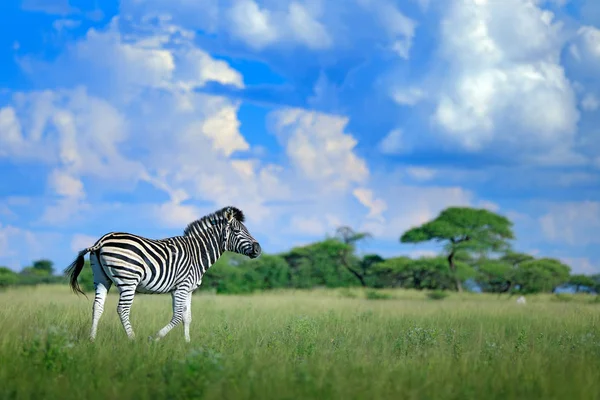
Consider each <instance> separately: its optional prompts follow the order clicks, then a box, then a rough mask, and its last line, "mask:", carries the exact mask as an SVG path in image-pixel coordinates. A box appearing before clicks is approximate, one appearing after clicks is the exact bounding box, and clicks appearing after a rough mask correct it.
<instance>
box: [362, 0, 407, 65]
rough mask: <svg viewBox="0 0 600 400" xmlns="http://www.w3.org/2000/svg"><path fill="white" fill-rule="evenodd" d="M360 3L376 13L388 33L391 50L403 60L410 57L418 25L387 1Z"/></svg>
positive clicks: (377, 0)
mask: <svg viewBox="0 0 600 400" xmlns="http://www.w3.org/2000/svg"><path fill="white" fill-rule="evenodd" d="M358 3H359V4H360V5H361V6H362V7H364V8H365V9H367V10H369V11H370V12H372V13H374V15H375V17H376V18H377V19H378V20H379V24H380V25H381V26H382V27H383V29H384V31H385V32H386V34H387V36H388V38H389V41H390V49H391V50H392V51H394V52H395V53H396V54H398V56H399V57H401V58H403V59H408V58H409V57H410V49H411V47H412V42H413V39H414V36H415V30H416V28H417V23H416V22H415V21H414V20H412V19H410V18H408V17H407V16H406V15H404V14H403V13H402V12H401V11H400V10H398V9H397V8H396V6H395V5H394V4H393V3H391V2H389V1H385V0H358Z"/></svg>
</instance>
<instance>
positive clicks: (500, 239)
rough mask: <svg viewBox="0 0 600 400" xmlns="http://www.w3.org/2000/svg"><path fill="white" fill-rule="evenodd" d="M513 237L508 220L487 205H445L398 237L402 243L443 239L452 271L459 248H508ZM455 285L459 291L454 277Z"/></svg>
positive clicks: (484, 251)
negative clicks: (479, 207) (430, 218)
mask: <svg viewBox="0 0 600 400" xmlns="http://www.w3.org/2000/svg"><path fill="white" fill-rule="evenodd" d="M511 239H514V234H513V231H512V222H511V221H510V220H509V219H508V218H506V217H504V216H502V215H498V214H496V213H494V212H492V211H489V210H487V209H483V208H481V209H477V208H470V207H449V208H446V209H445V210H443V211H442V212H441V213H440V214H439V215H438V216H437V217H436V218H435V219H433V220H431V221H428V222H426V223H425V224H423V225H421V226H418V227H415V228H412V229H409V230H408V231H406V232H404V234H402V236H401V237H400V241H401V242H402V243H421V242H428V241H436V242H444V243H445V246H444V248H445V250H446V253H447V260H448V266H449V268H450V271H451V272H452V274H454V275H456V272H457V270H456V265H455V260H454V258H455V256H456V254H457V253H458V252H461V251H470V252H477V253H480V254H486V253H488V252H502V251H506V250H508V249H510V245H509V242H508V241H509V240H511ZM454 282H455V285H456V289H457V290H458V291H462V284H461V280H460V278H459V277H458V276H455V277H454Z"/></svg>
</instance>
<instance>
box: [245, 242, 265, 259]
mask: <svg viewBox="0 0 600 400" xmlns="http://www.w3.org/2000/svg"><path fill="white" fill-rule="evenodd" d="M261 252H262V249H261V248H260V244H258V242H254V243H252V252H251V253H250V254H249V255H248V257H250V258H256V257H258V256H260V253H261Z"/></svg>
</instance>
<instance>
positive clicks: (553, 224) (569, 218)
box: [539, 201, 600, 246]
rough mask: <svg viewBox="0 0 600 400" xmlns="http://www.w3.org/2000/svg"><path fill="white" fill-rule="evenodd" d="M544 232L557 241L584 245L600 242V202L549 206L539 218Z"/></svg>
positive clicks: (546, 236) (547, 237) (550, 238)
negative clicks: (599, 233)
mask: <svg viewBox="0 0 600 400" xmlns="http://www.w3.org/2000/svg"><path fill="white" fill-rule="evenodd" d="M539 223H540V226H541V229H542V233H543V235H544V236H545V238H546V239H548V240H550V241H552V242H555V243H566V244H569V245H579V246H584V245H586V244H591V243H600V235H598V232H600V203H599V202H594V201H583V202H566V203H559V204H553V205H550V206H549V207H548V213H546V214H545V215H543V216H541V217H540V218H539Z"/></svg>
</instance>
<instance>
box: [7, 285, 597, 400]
mask: <svg viewBox="0 0 600 400" xmlns="http://www.w3.org/2000/svg"><path fill="white" fill-rule="evenodd" d="M383 293H385V295H383ZM381 294H382V296H375V295H373V292H364V291H361V290H356V289H340V290H313V291H289V292H285V291H279V292H273V293H263V294H256V295H252V296H215V295H211V294H202V295H195V296H194V299H193V322H192V327H191V336H192V343H190V344H186V343H185V342H184V341H183V328H182V326H179V327H177V328H176V329H174V330H172V331H171V333H169V335H167V336H166V337H165V338H164V339H163V341H161V342H158V343H149V342H148V341H147V339H146V338H147V337H148V335H150V334H154V333H156V331H157V330H158V329H160V328H161V327H162V326H163V325H164V324H165V323H166V322H168V320H169V319H170V317H171V314H170V313H171V307H170V306H171V299H170V296H149V295H138V296H137V297H136V300H135V302H134V305H133V309H132V316H131V320H132V324H133V327H134V329H135V331H136V334H137V337H138V339H137V340H136V341H135V342H129V341H128V340H127V338H126V335H125V332H124V331H123V328H122V327H121V324H120V321H119V319H118V317H117V314H116V296H115V295H114V293H111V295H110V296H109V298H108V300H107V304H106V309H105V313H104V316H103V317H102V320H101V322H100V327H99V331H98V338H97V341H96V343H93V344H92V343H89V342H88V340H87V336H88V332H89V326H90V319H91V304H92V302H91V297H90V300H89V301H88V300H86V299H85V298H84V297H79V298H78V297H77V296H75V295H74V294H72V293H70V292H69V290H68V288H67V287H64V286H53V287H52V286H45V287H38V288H20V289H10V290H6V291H3V292H0V305H1V307H0V399H129V398H135V399H163V398H169V399H171V398H172V399H183V398H206V399H261V400H267V399H290V400H292V399H320V400H322V399H371V398H373V399H457V400H458V399H460V400H464V399H502V400H506V399H528V400H530V399H544V400H548V399H586V400H587V399H600V379H599V377H600V303H593V302H592V298H591V297H585V296H574V297H573V299H572V300H571V301H566V302H565V301H551V299H553V297H552V296H550V295H546V296H538V297H528V304H527V305H525V306H520V305H517V304H516V303H515V300H516V297H512V298H510V299H509V298H507V297H499V296H493V295H474V294H468V293H465V294H461V295H458V294H453V295H451V296H449V297H448V298H445V299H441V300H431V299H429V298H428V297H427V294H426V293H424V292H416V291H382V292H381Z"/></svg>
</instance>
